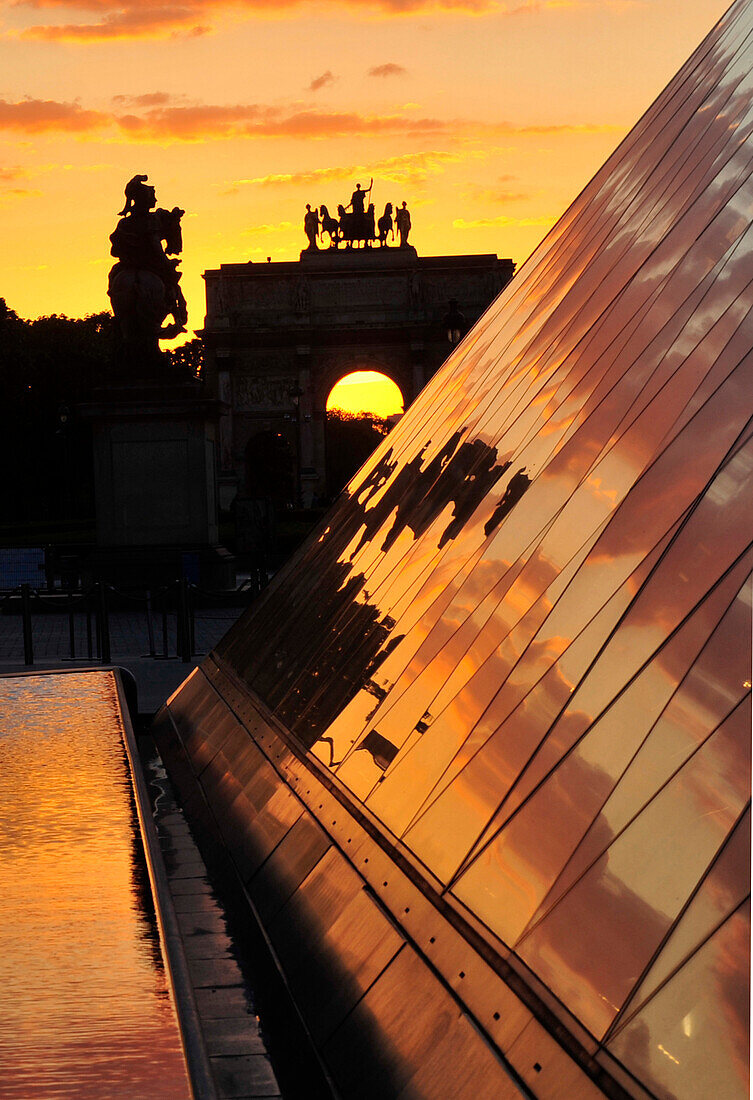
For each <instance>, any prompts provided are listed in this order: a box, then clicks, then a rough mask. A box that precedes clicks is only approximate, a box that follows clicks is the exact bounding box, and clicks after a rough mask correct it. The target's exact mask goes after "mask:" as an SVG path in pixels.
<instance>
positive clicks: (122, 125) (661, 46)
mask: <svg viewBox="0 0 753 1100" xmlns="http://www.w3.org/2000/svg"><path fill="white" fill-rule="evenodd" d="M726 7H727V4H726V3H725V2H724V0H343V2H340V3H334V2H333V3H324V2H320V3H310V2H306V0H299V2H295V0H169V2H168V0H164V3H162V4H160V3H159V2H152V0H78V2H74V0H0V73H1V74H2V75H1V76H0V240H2V243H3V250H2V266H1V268H0V271H1V274H2V279H0V296H2V297H5V298H6V300H7V302H8V305H9V306H10V307H11V308H13V309H15V310H16V311H17V312H18V313H19V314H20V315H21V316H24V317H35V316H38V315H40V314H47V313H54V312H58V313H66V314H68V315H69V316H81V315H83V314H85V313H88V312H92V311H95V310H100V309H104V308H107V306H108V300H107V296H106V282H107V272H108V269H109V267H110V265H111V264H112V262H113V261H112V260H111V258H110V256H109V241H108V237H109V234H110V233H111V232H112V230H113V229H114V227H115V223H116V221H117V212H118V211H119V210H120V209H121V207H122V205H123V201H124V200H123V186H124V184H125V182H126V181H127V180H128V179H129V178H130V177H131V176H132V175H134V174H135V173H137V172H140V173H147V174H148V175H149V179H150V182H153V183H154V184H155V186H156V188H157V198H158V201H159V203H160V205H162V206H165V207H172V206H174V205H176V204H177V205H180V206H181V207H183V208H184V209H185V210H186V211H187V213H186V216H185V218H184V219H183V237H184V259H183V270H184V273H185V274H184V279H183V288H184V292H185V294H186V297H187V299H188V306H189V327H190V328H191V329H193V328H198V327H200V326H201V324H202V322H203V317H204V290H203V282H202V280H201V272H202V271H203V270H204V269H206V268H207V267H216V266H218V265H219V264H220V263H223V262H239V261H246V260H255V261H256V260H262V261H263V260H264V259H265V258H266V257H267V256H271V257H272V259H273V260H278V259H279V260H282V259H288V260H289V259H296V258H297V257H298V254H299V252H300V250H301V248H303V247H304V245H305V244H306V241H305V238H304V236H303V232H302V228H301V223H302V218H303V213H304V212H305V204H306V203H307V202H310V203H312V205H313V204H316V205H319V204H321V203H325V204H327V205H328V206H329V207H330V209H332V208H334V207H336V206H337V204H338V203H339V202H347V201H348V200H349V197H350V192H351V191H352V189H353V188H352V184H353V183H354V182H355V181H356V180H360V181H361V182H363V183H364V185H368V180H369V177H370V176H373V177H374V193H373V198H374V202H375V204H376V206H377V210H378V212H380V211H381V210H382V209H383V204H384V203H385V202H388V201H391V202H393V203H396V202H401V201H402V200H404V199H405V200H407V202H408V206H409V207H410V209H411V212H412V218H413V232H412V237H411V240H412V243H415V245H416V247H417V249H418V252H419V254H421V255H431V254H441V253H464V252H496V253H497V254H498V255H500V256H509V257H511V258H512V259H513V260H515V261H516V263H518V264H520V263H522V261H523V260H524V259H525V258H526V256H527V255H528V254H529V253H530V252H531V250H532V249H533V248H534V247H535V245H536V244H537V243H538V241H539V240H540V239H541V238H542V236H543V235H544V234H545V233H546V231H547V229H548V228H549V226H550V225H551V224H552V223H553V221H554V220H556V218H557V217H558V216H559V215H560V214H561V213H562V211H563V210H564V208H565V207H566V206H567V204H568V203H569V202H570V201H571V200H572V199H573V198H574V196H575V195H576V194H577V192H578V191H579V190H580V188H581V187H582V186H583V185H584V184H585V183H586V182H587V181H588V179H589V178H590V177H591V175H592V174H593V172H594V171H595V170H596V169H597V168H598V167H599V166H600V164H601V163H602V162H603V161H604V159H605V158H606V157H607V155H608V154H609V153H610V152H611V151H612V149H613V148H614V147H615V146H616V145H617V143H618V142H619V140H620V139H621V138H622V136H623V135H624V134H625V132H626V131H627V130H628V129H629V128H630V126H631V125H632V124H633V123H634V122H635V121H636V119H637V117H638V116H639V114H640V113H641V112H642V111H643V110H644V109H645V108H646V107H647V106H648V105H649V103H650V102H651V100H652V99H653V98H654V96H655V95H656V94H657V93H658V92H659V91H660V90H661V88H662V87H663V86H664V84H665V83H666V82H667V80H668V79H669V78H670V77H671V76H672V75H673V73H674V72H675V70H676V69H677V68H678V66H679V65H680V64H681V63H682V62H683V61H684V60H685V58H686V56H687V55H688V54H689V53H690V52H691V51H692V49H693V48H694V47H695V45H696V44H697V43H698V41H700V39H701V38H702V37H703V36H704V34H705V33H706V32H707V31H708V30H709V29H710V27H711V26H712V25H713V23H714V22H715V21H716V20H717V19H718V18H719V16H720V15H721V14H722V13H723V11H724V10H725V8H726Z"/></svg>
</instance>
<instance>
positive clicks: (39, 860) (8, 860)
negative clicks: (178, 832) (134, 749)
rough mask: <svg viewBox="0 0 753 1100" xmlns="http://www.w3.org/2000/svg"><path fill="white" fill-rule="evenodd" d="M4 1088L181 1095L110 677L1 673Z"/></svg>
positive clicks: (0, 1049) (47, 1093)
mask: <svg viewBox="0 0 753 1100" xmlns="http://www.w3.org/2000/svg"><path fill="white" fill-rule="evenodd" d="M0 882H1V883H2V889H1V890H0V989H1V990H2V998H1V999H0V1065H2V1074H1V1075H0V1097H25V1098H27V1097H30V1096H34V1097H35V1100H41V1098H45V1097H71V1096H76V1097H77V1098H79V1100H81V1098H84V1097H94V1096H96V1097H102V1096H107V1097H129V1098H132V1097H135V1096H149V1097H170V1100H181V1098H182V1097H190V1095H191V1093H190V1088H189V1084H188V1079H187V1075H186V1068H185V1062H184V1057H183V1050H182V1046H181V1040H180V1033H179V1030H178V1023H177V1018H176V1014H175V1010H174V1007H173V1003H172V999H171V994H170V991H169V986H168V979H167V976H166V973H165V969H164V966H163V961H162V956H161V950H160V942H159V934H158V931H157V927H156V924H155V920H154V914H153V907H152V900H151V890H150V884H149V878H148V873H147V868H146V864H145V862H144V855H143V849H142V844H141V837H140V830H139V823H138V818H137V816H136V808H135V804H134V801H133V793H132V786H131V778H130V771H129V766H128V760H127V756H126V753H125V748H124V744H123V739H122V721H121V717H120V708H119V704H118V696H117V690H116V683H115V677H114V674H113V673H112V672H106V671H102V672H99V671H96V672H85V673H70V674H69V673H61V674H57V675H56V674H50V673H48V674H45V675H24V676H16V677H12V676H9V677H0Z"/></svg>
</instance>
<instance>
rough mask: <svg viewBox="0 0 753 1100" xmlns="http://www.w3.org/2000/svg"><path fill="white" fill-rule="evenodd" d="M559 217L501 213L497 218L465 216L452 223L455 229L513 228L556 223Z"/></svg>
mask: <svg viewBox="0 0 753 1100" xmlns="http://www.w3.org/2000/svg"><path fill="white" fill-rule="evenodd" d="M556 221H557V218H556V217H554V216H552V215H548V214H545V215H543V216H542V217H539V218H508V217H505V215H504V214H501V215H500V216H499V217H496V218H474V219H472V220H470V221H466V219H465V218H455V220H454V221H453V223H452V228H453V229H499V228H505V229H513V228H530V227H532V226H550V225H554V223H555V222H556Z"/></svg>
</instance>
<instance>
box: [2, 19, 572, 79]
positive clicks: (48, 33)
mask: <svg viewBox="0 0 753 1100" xmlns="http://www.w3.org/2000/svg"><path fill="white" fill-rule="evenodd" d="M330 3H332V4H333V5H339V6H341V7H343V8H346V9H350V10H353V11H380V12H386V13H387V14H395V15H400V14H404V13H406V12H432V11H461V12H462V11H465V12H473V13H476V14H480V13H483V12H494V13H498V14H507V15H516V14H519V13H524V12H530V11H531V10H538V9H541V8H547V7H553V8H562V7H566V6H567V5H566V4H563V0H330ZM16 4H17V6H18V7H20V8H29V9H32V10H34V11H51V12H55V13H61V14H63V15H65V14H69V13H70V16H71V18H72V19H75V20H79V18H80V16H81V13H82V12H86V13H89V14H90V15H91V16H92V21H90V22H80V21H76V22H67V23H40V24H37V25H34V26H31V27H27V28H26V29H25V30H24V31H22V32H21V33H22V36H23V37H26V38H35V39H41V40H45V41H62V42H72V43H83V44H86V43H96V42H103V41H112V40H114V39H123V38H125V39H128V38H169V37H175V36H181V37H190V36H195V35H202V34H207V33H209V32H210V31H211V30H212V23H213V22H215V21H216V20H219V19H222V18H223V16H225V15H227V14H232V15H233V16H237V14H238V13H239V12H240V13H241V15H244V14H245V15H246V16H247V17H248V18H252V17H253V16H254V14H255V13H256V12H259V11H263V12H264V13H265V14H268V13H274V12H275V11H287V10H289V9H290V8H294V7H305V6H307V5H309V4H310V0H177V2H176V3H172V4H171V3H169V2H168V3H159V2H157V3H154V2H153V0H16ZM376 69H377V70H380V69H385V70H387V71H384V72H379V71H374V72H372V74H371V75H374V76H398V75H402V74H403V70H402V67H401V66H399V65H397V66H394V68H393V66H392V64H389V65H385V66H376ZM314 90H315V89H314Z"/></svg>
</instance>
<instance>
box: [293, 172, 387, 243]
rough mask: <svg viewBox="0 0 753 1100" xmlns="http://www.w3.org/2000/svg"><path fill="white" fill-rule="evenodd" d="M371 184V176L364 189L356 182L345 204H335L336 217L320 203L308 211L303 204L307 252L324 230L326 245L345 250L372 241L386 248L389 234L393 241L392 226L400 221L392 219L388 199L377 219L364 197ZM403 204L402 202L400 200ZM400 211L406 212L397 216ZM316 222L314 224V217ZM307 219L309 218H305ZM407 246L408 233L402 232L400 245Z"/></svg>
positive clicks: (368, 194) (366, 196)
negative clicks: (317, 206) (327, 238)
mask: <svg viewBox="0 0 753 1100" xmlns="http://www.w3.org/2000/svg"><path fill="white" fill-rule="evenodd" d="M373 186H374V180H373V179H372V180H371V182H370V183H369V186H368V187H367V188H366V189H365V190H363V189H362V188H361V184H360V183H357V184H356V189H355V191H354V192H353V194H352V195H351V198H350V202H349V203H348V205H347V206H344V205H342V204H340V205H339V206H338V207H337V217H336V218H335V217H333V216H332V215H331V214H330V212H329V210H328V208H327V207H326V206H320V207H319V208H318V211H313V212H312V211H311V207H310V205H309V206H307V207H306V209H307V211H308V213H307V214H306V218H305V219H304V230H305V232H306V236H307V237H308V240H309V247H308V248H307V249H306V251H307V252H311V251H316V250H317V249H318V247H319V246H318V245H317V243H316V239H317V238H318V237H319V235H320V231H321V235H322V239H323V235H324V234H325V233H327V234H328V236H329V247H330V248H335V249H336V248H339V247H340V245H341V244H344V245H345V248H346V249H351V248H353V247H354V246H355V247H358V246H359V245H360V246H362V247H363V248H371V246H372V244H373V243H374V242H375V241H378V242H379V247H380V248H386V247H387V239H388V237H389V236H390V235H391V237H392V240H393V241H394V240H395V228H396V227H399V220H395V221H393V217H392V215H393V210H394V207H393V205H392V203H391V202H388V203H386V205H385V207H384V213H383V214H382V215H381V216H380V217H379V218H378V219H377V218H376V214H375V209H374V203H373V202H369V203H367V200H368V198H369V196H370V194H371V191H372V188H373ZM403 207H405V203H403ZM401 213H402V214H403V217H404V215H405V213H407V211H400V210H398V212H397V219H399V217H400V215H401ZM315 217H316V224H315V225H314V220H313V219H314V218H315ZM307 219H308V220H307ZM405 246H407V233H404V234H403V235H401V247H405Z"/></svg>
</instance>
